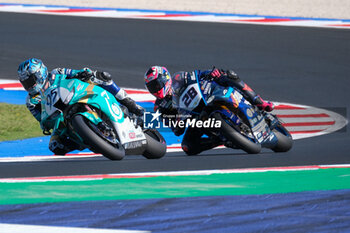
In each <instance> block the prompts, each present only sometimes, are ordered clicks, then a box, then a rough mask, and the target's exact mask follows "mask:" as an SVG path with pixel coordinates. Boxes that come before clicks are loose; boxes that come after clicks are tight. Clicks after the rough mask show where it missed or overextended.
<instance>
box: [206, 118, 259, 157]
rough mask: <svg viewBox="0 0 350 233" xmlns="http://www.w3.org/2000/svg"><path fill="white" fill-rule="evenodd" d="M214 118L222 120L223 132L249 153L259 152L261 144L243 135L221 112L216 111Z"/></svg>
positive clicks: (227, 137)
mask: <svg viewBox="0 0 350 233" xmlns="http://www.w3.org/2000/svg"><path fill="white" fill-rule="evenodd" d="M213 116H214V118H215V119H217V120H219V121H221V129H220V131H221V133H222V135H223V136H224V137H225V138H226V139H227V140H228V141H230V142H232V143H233V144H234V145H236V146H237V147H239V148H240V149H242V150H244V151H245V152H247V153H248V154H258V153H259V152H260V151H261V145H260V144H259V143H254V142H253V141H251V140H249V139H248V138H247V137H245V136H243V135H242V134H241V133H240V132H238V131H237V129H235V128H234V127H232V126H231V125H229V124H228V123H227V122H226V121H225V120H224V118H223V117H222V116H221V115H220V114H219V113H214V115H213Z"/></svg>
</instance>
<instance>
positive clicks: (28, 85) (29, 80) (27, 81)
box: [21, 74, 37, 91]
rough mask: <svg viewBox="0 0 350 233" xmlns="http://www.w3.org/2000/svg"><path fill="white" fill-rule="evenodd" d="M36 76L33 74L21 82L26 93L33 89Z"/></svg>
mask: <svg viewBox="0 0 350 233" xmlns="http://www.w3.org/2000/svg"><path fill="white" fill-rule="evenodd" d="M36 79H37V78H36V76H35V74H31V75H29V77H28V78H27V79H25V80H23V81H21V83H22V85H23V87H24V89H26V90H27V91H28V90H29V89H31V88H33V87H34V86H35V84H36Z"/></svg>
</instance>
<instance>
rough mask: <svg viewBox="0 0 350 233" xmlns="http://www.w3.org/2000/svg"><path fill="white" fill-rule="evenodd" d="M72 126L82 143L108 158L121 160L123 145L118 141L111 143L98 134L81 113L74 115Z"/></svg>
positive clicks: (123, 153)
mask: <svg viewBox="0 0 350 233" xmlns="http://www.w3.org/2000/svg"><path fill="white" fill-rule="evenodd" d="M72 126H73V128H74V130H75V131H76V133H77V134H78V135H79V136H80V137H81V138H82V139H83V141H84V143H85V144H86V145H87V146H89V148H90V149H91V150H92V151H93V152H95V153H101V154H102V155H103V156H105V157H107V158H109V159H110V160H121V159H123V158H124V156H125V150H124V148H123V146H122V145H121V144H120V143H119V142H118V143H116V144H112V143H110V142H107V141H106V140H104V139H103V138H102V137H101V136H99V135H98V134H97V133H96V132H95V131H94V130H93V129H92V127H91V126H90V125H89V123H88V120H87V119H85V117H83V116H82V115H79V114H78V115H75V116H74V117H73V119H72Z"/></svg>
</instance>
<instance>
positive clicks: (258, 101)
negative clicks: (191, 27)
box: [144, 66, 273, 155]
mask: <svg viewBox="0 0 350 233" xmlns="http://www.w3.org/2000/svg"><path fill="white" fill-rule="evenodd" d="M164 72H165V73H169V72H168V71H167V70H166V68H165V67H160V66H153V67H151V68H150V69H149V70H148V71H147V72H146V74H145V76H144V78H145V83H146V88H147V89H148V90H149V91H150V93H151V94H153V95H154V96H155V97H156V98H157V99H156V102H155V106H154V109H155V110H157V109H158V110H159V111H160V112H161V113H162V114H163V115H176V114H182V112H181V111H179V109H177V108H176V107H175V105H174V98H173V96H177V95H178V96H180V95H181V92H182V91H183V90H185V89H186V87H187V85H189V84H190V83H191V81H193V80H191V77H193V76H194V75H195V74H196V75H198V78H199V79H200V80H204V81H205V80H207V81H215V82H216V83H218V84H219V85H222V86H232V87H235V88H237V89H239V90H240V91H241V93H242V94H243V96H244V97H245V98H246V99H247V100H249V101H250V102H251V103H252V104H254V105H256V106H257V107H258V108H259V109H261V110H264V111H268V112H270V111H272V110H273V104H272V103H271V102H266V101H264V100H263V99H262V98H261V97H260V96H259V95H257V94H256V93H255V92H254V91H253V90H252V89H251V88H250V87H249V86H248V85H247V84H246V83H244V82H243V81H242V80H241V79H240V78H239V77H238V75H237V74H236V73H235V72H234V71H232V70H222V69H216V68H215V67H214V68H213V69H210V70H204V71H201V70H195V71H192V72H185V71H180V72H176V73H175V74H173V76H172V78H171V79H164V74H163V73H164ZM162 74H163V75H162ZM174 79H180V80H183V82H182V83H183V85H181V86H174V84H173V83H172V80H174ZM179 83H181V82H177V84H179ZM168 86H172V88H168ZM198 108H201V106H199V107H198ZM195 110H196V109H194V111H195ZM172 131H173V132H174V134H175V135H176V136H180V135H182V134H183V133H184V132H185V128H179V127H175V128H172ZM202 136H203V132H202V130H200V129H197V128H188V129H187V130H186V133H185V135H184V137H183V140H182V143H181V146H182V149H183V151H184V152H185V153H186V154H188V155H195V154H199V153H201V152H202V151H205V150H209V149H211V148H214V147H216V146H218V145H220V142H218V141H216V140H214V139H211V138H203V137H202ZM225 146H227V147H232V146H233V145H231V144H230V143H228V144H227V145H225Z"/></svg>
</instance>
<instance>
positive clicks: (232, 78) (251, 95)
mask: <svg viewBox="0 0 350 233" xmlns="http://www.w3.org/2000/svg"><path fill="white" fill-rule="evenodd" d="M226 74H227V78H228V80H229V81H228V82H230V84H231V86H234V87H237V88H238V89H239V90H240V91H241V92H242V94H243V95H244V97H245V98H246V99H248V100H249V102H251V103H252V104H254V105H256V106H257V107H258V108H259V109H260V110H263V111H266V112H271V111H272V110H273V109H274V106H273V104H272V103H271V102H266V101H264V100H263V99H262V98H261V97H260V96H259V95H257V94H256V93H255V91H254V90H253V89H252V88H250V87H249V86H248V85H247V84H246V83H245V82H243V81H242V80H241V79H240V78H239V76H238V75H237V74H236V73H235V72H234V71H233V70H227V71H226Z"/></svg>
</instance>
